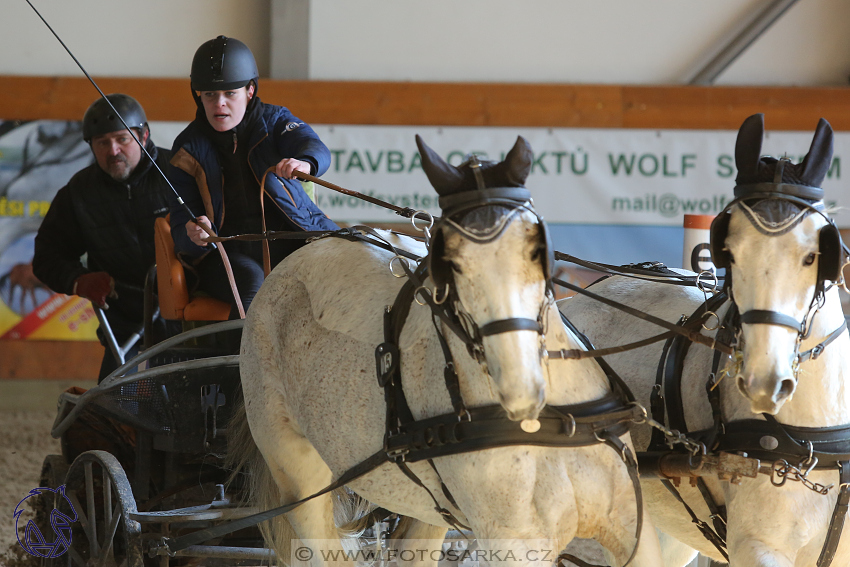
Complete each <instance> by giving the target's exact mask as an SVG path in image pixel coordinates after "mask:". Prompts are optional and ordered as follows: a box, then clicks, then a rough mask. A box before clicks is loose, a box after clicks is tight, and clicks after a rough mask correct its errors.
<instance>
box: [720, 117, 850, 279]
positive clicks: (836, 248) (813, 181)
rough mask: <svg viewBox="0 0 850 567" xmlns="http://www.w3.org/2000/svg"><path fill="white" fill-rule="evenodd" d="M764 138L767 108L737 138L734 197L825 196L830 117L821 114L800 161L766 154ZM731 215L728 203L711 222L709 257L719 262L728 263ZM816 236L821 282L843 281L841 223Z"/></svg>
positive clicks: (725, 265)
mask: <svg viewBox="0 0 850 567" xmlns="http://www.w3.org/2000/svg"><path fill="white" fill-rule="evenodd" d="M763 138H764V114H754V115H752V116H750V117H749V118H747V119H746V120H745V121H744V123H743V124H742V125H741V128H740V130H738V139H737V142H736V143H735V165H736V166H737V168H738V176H737V177H736V178H735V182H736V187H735V198H736V199H747V198H748V196H749V195H753V198H756V199H757V198H760V197H761V196H762V195H764V194H765V193H768V194H769V193H780V194H786V195H790V196H792V197H797V198H801V199H805V200H807V201H820V200H822V199H823V189H821V185H822V184H823V180H824V179H825V178H826V175H827V172H828V171H829V167H830V165H831V164H832V151H833V132H832V127H831V126H830V125H829V122H827V121H826V120H824V119H823V118H821V119H820V121H819V122H818V125H817V128H816V129H815V134H814V136H813V138H812V144H811V146H810V148H809V152H808V153H807V154H806V157H805V158H803V160H802V161H801V162H800V163H798V164H794V163H791V162H789V161H787V160H781V162H780V160H777V159H775V158H773V157H769V156H762V155H761V146H762V140H763ZM729 218H730V215H729V212H728V209H727V210H725V211H723V212H722V213H721V214H719V215H718V216H717V217H716V218H715V219H714V221H713V222H712V223H711V258H712V261H713V262H714V265H715V266H717V267H718V268H728V267H729V253H728V251H725V250H724V247H725V246H726V236H727V234H728V232H729ZM818 239H819V248H820V257H819V261H818V285H819V286H822V285H823V281H824V280H830V281H839V279H840V276H841V267H842V265H843V251H844V246H843V243H842V241H841V235H840V233H839V232H838V229H837V228H836V227H835V225H834V224H832V223H831V222H830V224H828V225H826V226H824V227H823V228H822V229H821V231H820V234H819V236H818Z"/></svg>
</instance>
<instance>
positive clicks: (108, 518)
mask: <svg viewBox="0 0 850 567" xmlns="http://www.w3.org/2000/svg"><path fill="white" fill-rule="evenodd" d="M103 511H104V516H103V521H104V522H105V523H106V524H111V523H112V479H111V478H110V477H109V471H108V470H106V469H103ZM104 541H109V539H108V538H107V539H105V540H104Z"/></svg>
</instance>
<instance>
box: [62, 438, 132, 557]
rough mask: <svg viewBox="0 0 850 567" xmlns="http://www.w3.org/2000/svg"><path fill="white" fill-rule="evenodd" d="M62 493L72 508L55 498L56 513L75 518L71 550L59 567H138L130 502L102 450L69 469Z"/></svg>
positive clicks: (117, 468) (122, 478)
mask: <svg viewBox="0 0 850 567" xmlns="http://www.w3.org/2000/svg"><path fill="white" fill-rule="evenodd" d="M65 484H66V487H65V494H66V495H67V497H68V500H70V502H71V504H72V505H73V507H74V510H73V511H72V510H70V509H69V506H68V502H67V501H66V500H65V499H63V498H59V499H58V500H59V501H60V502H58V504H59V505H58V506H57V509H58V510H59V511H60V512H63V513H66V514H73V513H76V515H77V521H76V522H74V523H73V531H72V538H71V545H70V548H69V549H68V552H67V553H66V554H65V555H64V556H62V557H59V558H58V560H59V561H60V562H61V564H62V565H70V566H77V567H94V566H103V567H143V565H144V564H143V559H142V539H141V526H140V525H139V523H138V522H137V521H135V520H132V519H130V514H133V513H135V512H136V501H135V500H134V498H133V491H132V489H131V488H130V482H129V481H128V480H127V475H126V474H124V469H123V468H121V464H120V463H119V462H118V459H116V458H115V457H114V456H112V455H111V454H110V453H107V452H105V451H87V452H85V453H83V454H81V455H80V456H78V457H77V458H76V459H75V460H74V462H73V463H72V464H71V468H70V470H69V471H68V475H67V477H66V479H65Z"/></svg>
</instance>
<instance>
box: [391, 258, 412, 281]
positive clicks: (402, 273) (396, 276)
mask: <svg viewBox="0 0 850 567" xmlns="http://www.w3.org/2000/svg"><path fill="white" fill-rule="evenodd" d="M396 260H398V261H399V262H404V264H405V266H407V270H409V269H410V265H409V264H408V263H407V258H405V257H404V256H402V255H401V254H396V255H395V256H393V257H392V258H390V262H389V267H390V273H391V274H392V275H393V277H394V278H403V277H405V276H406V275H407V270H405V269H404V267H402V272H401V273H400V274H399V273H397V272H396V271H395V270H394V269H393V266H394V265H395V261H396Z"/></svg>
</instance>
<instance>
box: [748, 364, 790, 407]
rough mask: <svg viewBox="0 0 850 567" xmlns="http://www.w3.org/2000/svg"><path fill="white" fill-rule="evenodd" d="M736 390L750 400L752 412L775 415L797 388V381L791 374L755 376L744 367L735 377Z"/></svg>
mask: <svg viewBox="0 0 850 567" xmlns="http://www.w3.org/2000/svg"><path fill="white" fill-rule="evenodd" d="M735 382H736V383H737V385H738V390H740V392H741V394H743V395H744V397H745V398H747V399H748V400H749V401H750V408H751V409H752V411H753V413H767V414H770V415H776V414H777V413H779V410H780V409H781V408H782V405H783V404H784V403H785V402H787V401H788V400H790V399H791V398H792V397H793V395H794V391H795V390H796V389H797V381H796V380H795V379H794V376H793V375H792V374H780V373H772V374H770V375H769V376H756V375H755V374H754V373H753V372H751V371H747V370H746V369H744V372H743V373H741V374H738V375H737V376H736V377H735Z"/></svg>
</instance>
